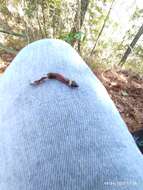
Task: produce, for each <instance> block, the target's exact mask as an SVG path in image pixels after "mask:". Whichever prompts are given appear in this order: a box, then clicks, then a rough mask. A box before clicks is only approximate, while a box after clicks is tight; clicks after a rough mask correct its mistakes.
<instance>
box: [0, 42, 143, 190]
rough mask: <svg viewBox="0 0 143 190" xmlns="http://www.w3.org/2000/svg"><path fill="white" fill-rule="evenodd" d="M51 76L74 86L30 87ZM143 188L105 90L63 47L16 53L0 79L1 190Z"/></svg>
mask: <svg viewBox="0 0 143 190" xmlns="http://www.w3.org/2000/svg"><path fill="white" fill-rule="evenodd" d="M48 72H57V73H60V74H62V75H64V76H65V77H67V78H69V79H73V80H75V81H76V82H77V84H78V85H79V87H78V88H73V89H72V88H70V87H68V86H66V85H64V84H62V83H61V82H59V81H57V80H50V79H49V80H47V81H46V82H44V83H43V84H41V85H37V86H32V85H30V82H31V81H34V80H37V79H39V78H40V77H41V76H43V75H45V74H47V73H48ZM115 189H116V190H143V157H142V155H141V153H140V152H139V150H138V148H137V146H136V144H135V142H134V140H133V138H132V136H131V134H130V133H129V131H128V129H127V127H126V125H125V123H124V121H123V119H122V118H121V116H120V114H119V112H118V111H117V109H116V107H115V105H114V103H113V102H112V100H111V99H110V97H109V95H108V93H107V91H106V89H105V88H104V86H103V85H102V84H101V82H100V81H99V80H98V79H97V78H96V76H95V75H94V74H93V73H92V71H91V70H90V69H89V67H88V66H87V65H86V64H85V62H84V61H83V60H82V58H81V57H80V56H79V55H78V53H77V52H76V51H75V50H74V49H73V48H72V47H71V46H70V45H69V44H67V43H66V42H63V41H61V40H54V39H44V40H39V41H36V42H33V43H31V44H29V45H28V46H26V47H25V48H24V49H22V50H21V51H20V53H19V54H18V55H17V56H16V58H15V59H14V60H13V61H12V63H11V64H10V66H9V67H8V68H7V70H6V72H5V73H4V74H3V76H1V77H0V190H115Z"/></svg>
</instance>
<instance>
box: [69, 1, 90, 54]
mask: <svg viewBox="0 0 143 190" xmlns="http://www.w3.org/2000/svg"><path fill="white" fill-rule="evenodd" d="M88 4H89V0H78V9H77V11H76V14H75V18H74V26H73V27H72V29H71V32H70V33H76V32H79V31H80V29H81V27H82V25H83V22H84V18H85V14H86V11H87V8H88ZM75 42H76V41H75V39H74V40H73V42H72V43H71V45H72V46H74V44H75ZM78 51H79V52H80V42H79V41H78Z"/></svg>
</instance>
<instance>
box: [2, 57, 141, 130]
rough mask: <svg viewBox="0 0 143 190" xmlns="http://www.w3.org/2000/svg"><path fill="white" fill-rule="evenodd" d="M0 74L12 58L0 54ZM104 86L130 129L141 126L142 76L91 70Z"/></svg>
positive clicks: (124, 72)
mask: <svg viewBox="0 0 143 190" xmlns="http://www.w3.org/2000/svg"><path fill="white" fill-rule="evenodd" d="M0 58H1V60H2V61H3V64H1V61H0V74H2V73H3V72H4V70H5V69H6V68H7V66H8V65H9V63H10V62H11V61H12V59H13V58H14V57H13V56H12V55H11V54H2V55H0ZM93 72H94V73H95V75H96V76H97V77H98V78H99V79H100V80H101V81H102V83H103V84H104V86H105V87H106V89H107V91H108V93H109V94H110V97H111V98H112V100H113V101H114V103H115V104H116V107H117V108H118V110H119V112H120V114H121V115H122V117H123V119H124V121H125V122H126V124H127V126H128V128H129V130H130V131H135V130H137V129H140V128H143V77H140V76H139V75H137V74H135V73H133V72H131V71H127V70H121V69H107V70H105V69H100V68H98V69H96V70H94V71H93Z"/></svg>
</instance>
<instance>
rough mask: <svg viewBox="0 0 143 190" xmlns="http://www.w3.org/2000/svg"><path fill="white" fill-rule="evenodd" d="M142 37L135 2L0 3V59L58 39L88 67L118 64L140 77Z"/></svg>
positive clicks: (142, 21) (141, 11)
mask: <svg viewBox="0 0 143 190" xmlns="http://www.w3.org/2000/svg"><path fill="white" fill-rule="evenodd" d="M139 1H140V0H138V2H139ZM140 2H141V1H140ZM126 12H129V14H125V13H126ZM119 13H120V14H119ZM122 13H123V14H122ZM115 18H116V19H115ZM124 21H126V22H124ZM142 34H143V7H141V6H140V4H139V3H137V0H136V1H135V0H131V1H128V2H126V3H125V1H123V0H0V56H1V55H2V54H3V53H10V54H13V55H15V54H17V52H18V51H19V50H20V49H21V48H23V47H24V46H25V45H27V44H29V43H31V42H33V41H35V40H38V39H43V38H58V39H63V40H65V41H67V42H68V43H70V44H71V45H72V46H73V47H74V48H76V49H77V51H79V53H80V54H81V56H82V57H83V58H84V59H86V61H87V62H88V63H89V64H90V65H91V67H93V68H94V67H96V65H101V66H107V67H110V66H114V65H118V66H122V67H126V68H131V69H133V70H135V71H136V72H138V73H143V35H142ZM0 63H1V61H0Z"/></svg>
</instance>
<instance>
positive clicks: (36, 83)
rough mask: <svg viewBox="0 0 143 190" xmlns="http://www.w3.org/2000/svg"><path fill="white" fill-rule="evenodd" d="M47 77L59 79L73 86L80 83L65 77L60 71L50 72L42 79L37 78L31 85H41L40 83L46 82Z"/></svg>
mask: <svg viewBox="0 0 143 190" xmlns="http://www.w3.org/2000/svg"><path fill="white" fill-rule="evenodd" d="M47 79H55V80H58V81H60V82H62V83H64V84H65V85H67V86H69V87H71V88H75V87H78V84H77V83H76V82H75V81H74V80H70V79H68V78H65V77H64V76H63V75H61V74H59V73H48V74H47V75H46V76H43V77H41V78H40V79H38V80H35V81H34V82H32V83H30V84H31V85H39V84H41V83H43V82H45V80H47Z"/></svg>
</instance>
